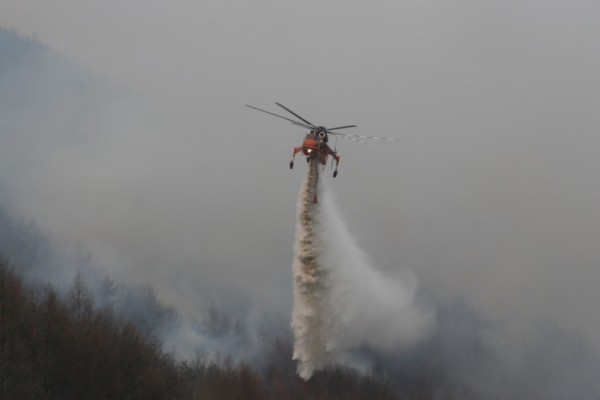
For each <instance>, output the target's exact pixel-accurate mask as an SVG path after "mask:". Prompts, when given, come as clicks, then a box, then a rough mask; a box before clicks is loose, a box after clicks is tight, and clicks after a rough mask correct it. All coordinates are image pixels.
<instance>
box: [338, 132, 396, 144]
mask: <svg viewBox="0 0 600 400" xmlns="http://www.w3.org/2000/svg"><path fill="white" fill-rule="evenodd" d="M330 133H331V134H332V135H340V136H342V137H345V138H356V139H368V140H385V141H388V142H399V141H400V139H396V138H385V137H376V136H363V135H351V134H349V133H343V132H330Z"/></svg>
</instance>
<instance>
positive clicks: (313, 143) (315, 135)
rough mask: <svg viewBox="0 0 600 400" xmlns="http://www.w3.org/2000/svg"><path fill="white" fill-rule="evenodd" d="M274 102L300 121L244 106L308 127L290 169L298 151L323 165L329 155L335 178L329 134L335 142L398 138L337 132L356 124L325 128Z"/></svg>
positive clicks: (336, 163) (334, 150) (335, 158)
mask: <svg viewBox="0 0 600 400" xmlns="http://www.w3.org/2000/svg"><path fill="white" fill-rule="evenodd" d="M275 104H277V105H278V106H279V107H281V108H283V109H284V110H285V111H287V112H289V113H290V114H292V115H293V116H294V117H296V118H298V119H299V120H300V121H302V122H299V121H295V120H293V119H291V118H287V117H284V116H282V115H279V114H275V113H273V112H270V111H267V110H263V109H260V108H258V107H254V106H250V105H248V104H246V107H250V108H253V109H255V110H257V111H261V112H264V113H267V114H271V115H274V116H276V117H279V118H283V119H285V120H287V121H289V122H291V123H292V124H294V125H298V126H301V127H303V128H306V129H310V131H309V133H307V134H306V136H305V137H304V142H303V143H302V146H300V147H294V153H293V154H292V160H291V161H290V169H292V168H294V158H295V157H296V154H298V153H300V152H302V153H303V154H304V155H305V156H306V161H307V162H310V161H311V160H313V159H315V160H316V161H317V162H319V163H320V164H321V165H323V166H325V165H327V158H328V157H329V156H331V157H332V161H331V165H332V167H333V162H334V161H335V170H334V171H333V177H334V178H335V177H336V176H337V175H338V164H339V162H340V156H339V155H338V154H337V151H336V148H335V147H336V146H334V148H333V149H332V148H331V147H329V145H328V144H327V143H328V142H329V135H334V136H335V138H336V142H337V138H338V137H341V138H343V139H346V140H351V141H354V142H362V143H364V141H363V139H371V140H388V141H397V140H398V139H391V138H380V137H374V136H363V135H351V134H348V133H344V132H337V130H339V129H346V128H356V127H357V126H356V125H344V126H336V127H335V128H326V127H324V126H317V125H314V124H313V123H311V122H309V121H307V120H306V119H304V118H302V117H301V116H300V115H298V114H296V113H295V112H293V111H292V110H290V109H289V108H287V107H286V106H284V105H283V104H281V103H277V102H276V103H275ZM333 131H336V132H333ZM316 202H317V201H316V197H315V203H316Z"/></svg>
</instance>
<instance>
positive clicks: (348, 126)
mask: <svg viewBox="0 0 600 400" xmlns="http://www.w3.org/2000/svg"><path fill="white" fill-rule="evenodd" d="M345 128H358V127H357V126H356V125H346V126H336V127H335V128H327V132H329V131H335V130H336V129H345Z"/></svg>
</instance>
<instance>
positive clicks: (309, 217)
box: [292, 161, 433, 379]
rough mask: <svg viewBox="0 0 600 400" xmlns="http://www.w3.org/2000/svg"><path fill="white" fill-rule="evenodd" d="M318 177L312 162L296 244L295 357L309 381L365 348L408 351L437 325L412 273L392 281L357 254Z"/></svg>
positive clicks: (300, 204) (302, 195)
mask: <svg viewBox="0 0 600 400" xmlns="http://www.w3.org/2000/svg"><path fill="white" fill-rule="evenodd" d="M318 174H319V168H318V164H317V163H316V161H313V162H311V163H310V166H309V168H308V171H307V174H306V178H305V180H304V184H303V187H302V190H301V192H300V197H299V199H298V211H297V212H298V215H297V218H298V219H297V227H296V242H295V246H294V264H293V273H294V308H293V313H292V330H293V333H294V355H293V358H294V360H296V361H297V363H298V367H297V370H298V374H299V375H300V376H301V377H302V378H303V379H310V377H311V376H312V375H313V373H314V372H315V371H317V370H319V369H322V368H324V367H325V366H327V365H329V364H332V363H334V362H336V361H339V359H341V358H342V357H341V356H343V353H344V351H346V350H349V349H352V348H355V347H357V346H359V345H361V344H364V343H367V344H369V345H371V346H373V347H375V348H380V349H388V350H389V349H391V348H394V347H396V346H404V345H407V344H409V343H411V342H412V341H414V340H415V339H417V338H418V337H419V336H420V335H422V334H423V333H424V332H425V331H426V330H427V328H428V327H429V326H430V325H431V322H432V321H433V314H432V313H428V312H424V311H423V310H421V309H419V308H418V307H417V306H416V305H415V302H414V297H415V293H416V290H417V286H418V284H417V280H416V278H415V277H414V275H412V274H410V273H408V272H404V273H403V275H402V276H399V275H398V276H393V277H392V276H387V275H385V274H383V273H382V272H380V271H378V270H377V269H375V268H374V267H373V265H372V264H371V262H370V261H369V260H368V258H367V256H366V255H365V254H364V253H363V252H362V251H361V250H360V249H359V248H358V246H357V245H356V243H355V240H354V238H353V237H352V236H351V235H350V233H349V231H348V229H347V227H346V226H345V224H344V222H343V220H342V218H341V217H340V216H339V214H338V212H337V210H336V207H335V205H334V203H333V201H332V199H331V196H330V195H329V194H328V193H327V194H325V196H321V189H320V185H319V184H318ZM317 197H318V198H319V203H318V204H317V203H316V202H315V199H316V198H317Z"/></svg>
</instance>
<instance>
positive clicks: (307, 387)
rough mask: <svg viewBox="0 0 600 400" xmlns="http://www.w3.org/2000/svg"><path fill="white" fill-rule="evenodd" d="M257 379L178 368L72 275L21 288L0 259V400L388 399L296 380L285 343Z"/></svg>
mask: <svg viewBox="0 0 600 400" xmlns="http://www.w3.org/2000/svg"><path fill="white" fill-rule="evenodd" d="M265 358H266V359H267V360H266V363H265V365H266V367H265V368H264V369H263V370H261V371H257V370H256V369H255V368H253V367H250V366H248V365H244V364H236V363H233V362H228V361H224V362H221V363H218V364H217V363H214V362H210V361H208V360H207V359H206V358H205V357H203V356H202V353H201V352H199V353H198V355H197V356H196V357H195V358H194V359H193V360H192V361H187V362H178V361H176V360H175V359H174V358H173V357H172V356H171V355H169V354H166V353H165V352H163V351H162V350H161V347H160V343H159V342H158V341H157V340H155V339H154V340H153V339H151V338H148V337H147V336H144V335H142V334H141V333H140V332H139V331H138V329H137V328H136V327H135V325H133V324H132V323H131V322H129V321H127V320H125V319H123V318H118V317H116V316H115V315H114V314H113V313H112V312H111V311H110V310H109V309H96V308H95V306H94V302H93V300H92V298H91V297H90V295H89V293H88V289H87V287H86V284H85V282H84V281H83V280H82V278H81V276H80V275H79V274H77V275H76V276H75V278H74V280H73V284H72V285H71V288H70V289H69V291H68V292H67V294H66V295H65V296H60V295H58V294H57V293H56V291H54V290H53V289H52V288H51V287H45V288H43V289H35V292H32V291H31V289H26V288H25V287H24V285H23V283H22V282H21V280H20V278H19V277H18V276H17V275H16V273H15V272H14V270H13V269H11V268H9V267H8V266H7V265H6V263H4V262H1V261H0V398H1V399H6V400H9V399H23V400H27V399H63V400H70V399H207V400H208V399H282V400H285V399H348V400H353V399H395V398H400V397H397V396H395V395H394V393H393V392H392V391H391V389H390V386H389V385H388V384H387V382H385V380H384V379H382V378H380V377H377V376H363V375H360V374H358V373H357V372H355V371H353V370H350V369H347V368H341V367H339V368H332V369H330V370H328V371H324V372H321V373H318V374H316V375H315V377H314V378H312V379H311V380H310V381H308V382H305V381H303V380H301V379H300V378H298V377H297V375H296V374H295V366H294V364H293V362H292V361H291V346H290V344H289V343H285V342H281V341H276V342H275V343H274V344H273V347H272V350H271V351H270V353H269V354H267V355H265Z"/></svg>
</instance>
